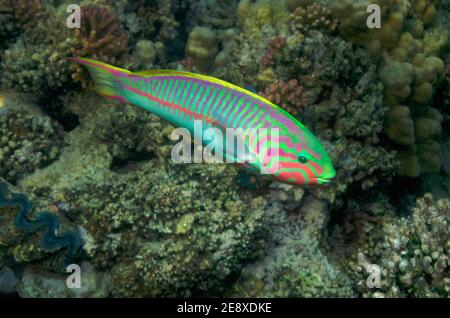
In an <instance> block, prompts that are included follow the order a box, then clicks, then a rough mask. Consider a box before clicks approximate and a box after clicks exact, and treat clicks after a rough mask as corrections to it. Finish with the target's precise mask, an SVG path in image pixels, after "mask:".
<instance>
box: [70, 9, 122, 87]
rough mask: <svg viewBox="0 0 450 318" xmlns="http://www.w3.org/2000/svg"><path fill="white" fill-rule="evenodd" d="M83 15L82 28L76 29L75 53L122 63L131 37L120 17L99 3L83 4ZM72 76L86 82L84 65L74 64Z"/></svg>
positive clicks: (114, 63) (73, 52) (104, 60)
mask: <svg viewBox="0 0 450 318" xmlns="http://www.w3.org/2000/svg"><path fill="white" fill-rule="evenodd" d="M81 17H82V19H81V28H79V29H75V37H76V39H77V40H78V44H77V45H76V46H74V47H73V48H72V54H73V55H74V56H77V57H90V58H94V59H98V60H101V61H103V62H105V63H110V64H113V65H118V64H120V63H121V62H122V61H123V58H124V57H125V55H126V53H127V51H128V37H127V34H126V33H125V31H124V30H123V28H122V25H121V22H120V20H119V18H118V17H117V16H116V15H115V14H114V13H113V12H112V11H111V9H109V8H108V7H105V6H99V5H85V6H82V7H81ZM72 77H73V78H74V79H75V80H77V81H81V82H82V83H84V81H83V80H82V79H83V78H84V77H83V75H82V68H81V67H79V66H74V73H73V74H72Z"/></svg>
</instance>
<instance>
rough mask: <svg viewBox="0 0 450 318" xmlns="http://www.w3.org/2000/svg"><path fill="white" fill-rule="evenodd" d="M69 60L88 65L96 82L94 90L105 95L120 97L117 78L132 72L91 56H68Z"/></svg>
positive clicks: (87, 67)
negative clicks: (90, 57)
mask: <svg viewBox="0 0 450 318" xmlns="http://www.w3.org/2000/svg"><path fill="white" fill-rule="evenodd" d="M68 60H69V61H72V62H75V63H78V64H80V65H83V66H84V67H86V69H87V70H88V71H89V74H90V76H91V78H92V80H93V81H94V83H95V86H94V91H95V92H96V93H98V94H100V95H102V96H104V97H109V98H114V97H119V96H118V92H117V86H116V83H115V82H116V80H117V78H118V77H121V76H126V75H128V74H130V72H129V71H127V70H125V69H122V68H119V67H115V66H112V65H109V64H106V63H103V62H100V61H97V60H93V59H89V58H84V57H80V58H73V57H71V58H68Z"/></svg>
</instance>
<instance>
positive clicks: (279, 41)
mask: <svg viewBox="0 0 450 318" xmlns="http://www.w3.org/2000/svg"><path fill="white" fill-rule="evenodd" d="M286 44H287V43H286V38H285V37H282V36H277V37H274V38H273V39H271V40H270V41H269V44H268V46H267V51H266V53H265V54H264V56H263V57H262V58H261V65H262V66H271V65H272V64H273V57H274V55H275V54H276V53H277V51H278V50H280V49H282V48H283V47H285V46H286Z"/></svg>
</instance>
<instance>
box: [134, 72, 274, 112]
mask: <svg viewBox="0 0 450 318" xmlns="http://www.w3.org/2000/svg"><path fill="white" fill-rule="evenodd" d="M130 76H140V77H152V76H184V77H190V78H195V79H199V80H204V81H208V82H210V83H214V84H218V85H221V86H224V87H227V88H230V89H233V90H235V91H238V92H241V93H245V94H247V95H250V96H252V97H254V98H256V99H259V100H261V101H262V102H264V103H266V104H269V105H272V106H274V107H275V108H279V106H277V105H275V104H273V103H272V102H271V101H269V100H268V99H266V98H264V97H261V96H259V95H258V94H256V92H255V89H254V88H253V87H251V86H250V87H248V88H242V87H240V86H237V85H234V84H231V83H228V82H226V81H223V80H221V79H219V78H216V77H213V76H209V75H203V74H199V73H191V72H187V71H176V70H148V71H140V72H132V73H131V74H130ZM249 88H250V89H249Z"/></svg>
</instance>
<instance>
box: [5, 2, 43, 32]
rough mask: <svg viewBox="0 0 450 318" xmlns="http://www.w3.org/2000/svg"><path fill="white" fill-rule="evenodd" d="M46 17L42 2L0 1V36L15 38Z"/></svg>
mask: <svg viewBox="0 0 450 318" xmlns="http://www.w3.org/2000/svg"><path fill="white" fill-rule="evenodd" d="M44 15H45V9H44V5H43V4H42V0H0V19H1V21H0V36H2V37H3V36H4V37H7V36H14V35H17V33H18V32H21V31H24V30H26V29H28V28H30V27H32V26H33V25H35V24H36V22H37V21H38V20H39V19H42V18H43V17H44Z"/></svg>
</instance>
